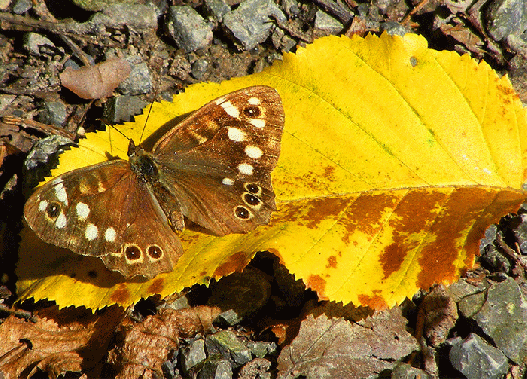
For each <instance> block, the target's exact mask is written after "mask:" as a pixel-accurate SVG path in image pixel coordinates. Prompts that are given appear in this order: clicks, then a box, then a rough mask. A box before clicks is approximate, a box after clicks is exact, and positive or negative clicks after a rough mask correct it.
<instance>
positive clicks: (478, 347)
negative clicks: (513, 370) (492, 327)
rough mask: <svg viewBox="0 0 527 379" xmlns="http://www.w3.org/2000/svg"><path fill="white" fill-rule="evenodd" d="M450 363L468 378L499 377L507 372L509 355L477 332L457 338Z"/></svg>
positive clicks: (493, 378) (491, 378) (451, 352)
mask: <svg viewBox="0 0 527 379" xmlns="http://www.w3.org/2000/svg"><path fill="white" fill-rule="evenodd" d="M449 358H450V363H452V366H454V368H455V369H457V370H458V371H460V372H461V373H462V374H463V375H465V376H466V377H467V379H499V378H503V376H504V375H505V374H506V373H507V371H508V369H509V364H508V360H507V357H506V356H505V355H504V354H503V353H502V352H501V351H499V350H498V349H496V348H495V347H492V346H491V345H489V344H488V343H487V342H486V341H485V340H484V339H483V338H481V337H480V336H478V335H477V334H473V333H471V334H470V335H469V336H468V338H466V339H464V340H463V339H461V338H457V339H455V340H454V342H453V344H452V348H451V349H450V353H449Z"/></svg>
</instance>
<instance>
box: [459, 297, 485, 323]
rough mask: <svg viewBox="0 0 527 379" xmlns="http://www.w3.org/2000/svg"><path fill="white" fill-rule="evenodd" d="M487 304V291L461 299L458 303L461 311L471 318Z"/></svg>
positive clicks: (464, 315)
mask: <svg viewBox="0 0 527 379" xmlns="http://www.w3.org/2000/svg"><path fill="white" fill-rule="evenodd" d="M483 304H485V292H479V293H475V294H473V295H469V296H466V297H464V298H463V299H461V300H460V301H459V303H458V308H459V313H461V314H462V315H463V317H466V318H470V317H473V316H474V315H475V314H476V313H478V312H479V311H480V310H481V307H483Z"/></svg>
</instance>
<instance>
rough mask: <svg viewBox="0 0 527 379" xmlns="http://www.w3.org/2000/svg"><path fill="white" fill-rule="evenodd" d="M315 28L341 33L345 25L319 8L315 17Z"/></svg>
mask: <svg viewBox="0 0 527 379" xmlns="http://www.w3.org/2000/svg"><path fill="white" fill-rule="evenodd" d="M315 28H316V29H319V30H323V31H325V32H329V33H340V31H342V29H343V28H344V25H342V24H341V23H340V22H339V21H338V20H337V19H336V18H334V17H332V16H330V15H329V14H327V13H325V12H322V11H321V10H319V11H317V14H316V17H315Z"/></svg>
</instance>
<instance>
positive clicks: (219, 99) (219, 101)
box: [214, 96, 225, 105]
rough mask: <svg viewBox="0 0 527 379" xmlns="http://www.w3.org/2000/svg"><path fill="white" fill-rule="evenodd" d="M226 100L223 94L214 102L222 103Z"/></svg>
mask: <svg viewBox="0 0 527 379" xmlns="http://www.w3.org/2000/svg"><path fill="white" fill-rule="evenodd" d="M224 101H225V97H224V96H222V97H218V98H217V99H216V100H215V101H214V102H215V103H216V105H220V104H221V103H223V102H224Z"/></svg>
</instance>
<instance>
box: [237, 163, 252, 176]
mask: <svg viewBox="0 0 527 379" xmlns="http://www.w3.org/2000/svg"><path fill="white" fill-rule="evenodd" d="M238 171H240V173H241V174H243V175H252V174H253V166H251V165H250V164H247V163H241V164H239V165H238Z"/></svg>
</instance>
